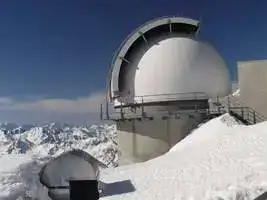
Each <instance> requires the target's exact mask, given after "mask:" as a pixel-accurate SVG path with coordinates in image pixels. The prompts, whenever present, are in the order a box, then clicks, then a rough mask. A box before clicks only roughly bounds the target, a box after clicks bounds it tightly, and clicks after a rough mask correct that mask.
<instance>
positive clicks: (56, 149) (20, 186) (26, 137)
mask: <svg viewBox="0 0 267 200" xmlns="http://www.w3.org/2000/svg"><path fill="white" fill-rule="evenodd" d="M114 141H116V128H115V126H113V125H112V126H108V125H103V126H95V125H93V126H84V127H70V126H67V125H64V126H61V125H59V124H55V123H53V124H48V125H45V126H39V127H38V126H34V127H33V126H29V127H27V128H25V127H17V126H16V125H14V124H0V200H22V199H25V200H26V199H27V200H30V199H34V200H48V199H49V198H48V196H47V190H46V188H44V187H42V185H41V184H40V183H39V177H38V173H39V171H40V169H41V167H42V166H43V165H44V163H46V162H48V160H50V159H51V158H52V157H54V156H57V155H59V154H61V153H63V152H65V151H67V150H70V149H74V148H75V149H82V150H84V151H86V152H88V153H90V154H91V155H93V156H94V157H96V158H97V159H99V160H100V161H102V162H103V163H105V164H106V165H108V166H110V167H114V166H116V161H117V146H116V142H114Z"/></svg>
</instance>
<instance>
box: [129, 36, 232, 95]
mask: <svg viewBox="0 0 267 200" xmlns="http://www.w3.org/2000/svg"><path fill="white" fill-rule="evenodd" d="M139 53H141V54H142V51H141V52H139ZM136 59H137V60H136V61H135V62H133V64H134V65H136V66H132V67H133V68H136V72H135V77H134V87H133V89H134V91H133V92H134V95H135V96H144V95H157V94H176V93H194V92H200V93H205V94H207V95H208V96H209V97H216V96H217V95H218V96H225V95H227V94H228V93H229V92H230V81H229V73H228V70H227V67H226V65H225V62H224V60H223V59H222V58H221V57H220V55H219V54H218V53H217V52H216V51H215V49H214V48H213V47H212V46H211V45H209V44H206V43H203V42H200V41H197V40H194V39H191V38H187V37H178V36H177V37H171V38H167V39H163V40H161V41H160V42H158V44H155V45H153V46H152V47H150V48H149V49H148V50H147V51H146V52H145V54H144V55H143V56H142V57H141V58H140V59H139V55H136ZM129 81H130V80H129ZM129 84H131V83H129Z"/></svg>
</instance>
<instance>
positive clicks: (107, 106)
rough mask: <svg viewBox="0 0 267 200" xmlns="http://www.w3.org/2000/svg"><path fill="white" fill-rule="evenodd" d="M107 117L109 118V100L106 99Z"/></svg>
mask: <svg viewBox="0 0 267 200" xmlns="http://www.w3.org/2000/svg"><path fill="white" fill-rule="evenodd" d="M106 117H107V119H108V120H109V110H108V101H106Z"/></svg>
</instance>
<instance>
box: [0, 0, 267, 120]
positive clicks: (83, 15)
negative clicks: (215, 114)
mask: <svg viewBox="0 0 267 200" xmlns="http://www.w3.org/2000/svg"><path fill="white" fill-rule="evenodd" d="M163 15H180V16H185V17H191V18H200V19H201V22H202V23H201V31H200V35H199V37H200V38H201V39H203V40H207V41H209V42H210V43H212V44H213V46H215V48H217V49H218V51H219V52H220V53H221V55H222V56H223V57H224V59H225V60H226V62H227V64H228V66H229V70H230V71H231V74H232V78H233V79H235V78H236V62H237V61H238V60H249V59H264V58H267V1H266V0H257V1H241V0H231V1H230V0H223V1H221V0H216V1H215V0H202V1H199V0H133V1H123V0H113V1H108V0H97V1H96V0H44V1H41V0H23V1H22V0H1V1H0V25H1V28H0V70H1V71H0V121H15V122H20V123H21V122H35V121H53V120H56V121H67V122H75V123H76V122H77V123H85V122H92V121H93V118H95V119H96V117H95V116H96V113H97V108H96V105H97V104H98V102H99V101H100V100H101V99H102V97H103V92H104V91H105V79H106V75H107V73H108V69H109V63H110V61H111V58H112V56H113V53H114V51H115V50H116V49H117V47H118V46H119V45H120V43H121V42H122V40H123V39H124V38H125V37H126V36H127V35H128V34H129V33H130V32H131V31H132V30H133V29H134V28H136V27H137V26H139V25H141V24H142V23H144V22H146V21H147V20H151V19H153V18H155V17H160V16H163ZM93 116H94V117H93Z"/></svg>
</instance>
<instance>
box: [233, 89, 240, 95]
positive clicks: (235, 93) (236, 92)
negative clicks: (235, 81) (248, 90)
mask: <svg viewBox="0 0 267 200" xmlns="http://www.w3.org/2000/svg"><path fill="white" fill-rule="evenodd" d="M232 95H233V96H236V97H239V96H240V89H237V90H236V91H235V92H234V93H233V94H232Z"/></svg>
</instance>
